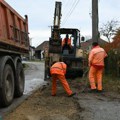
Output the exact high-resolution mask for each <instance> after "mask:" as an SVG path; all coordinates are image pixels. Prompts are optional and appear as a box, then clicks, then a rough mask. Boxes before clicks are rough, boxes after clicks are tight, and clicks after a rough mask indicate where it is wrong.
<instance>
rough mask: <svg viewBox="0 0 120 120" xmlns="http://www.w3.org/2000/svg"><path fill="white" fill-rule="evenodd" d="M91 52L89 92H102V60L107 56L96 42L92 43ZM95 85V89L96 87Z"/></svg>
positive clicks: (89, 59)
mask: <svg viewBox="0 0 120 120" xmlns="http://www.w3.org/2000/svg"><path fill="white" fill-rule="evenodd" d="M92 46H93V48H92V50H91V51H90V53H89V58H88V61H89V67H90V70H89V81H90V86H91V92H96V91H97V92H102V74H103V69H104V58H105V57H106V56H107V54H106V52H105V50H104V49H103V48H101V47H100V46H99V45H98V43H97V42H93V43H92ZM96 84H97V87H96Z"/></svg>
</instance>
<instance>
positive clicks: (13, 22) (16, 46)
mask: <svg viewBox="0 0 120 120" xmlns="http://www.w3.org/2000/svg"><path fill="white" fill-rule="evenodd" d="M1 51H3V52H12V53H20V54H24V53H28V51H29V37H28V18H27V16H25V18H23V17H21V16H20V15H19V14H18V13H17V12H16V11H15V10H14V9H13V8H12V7H11V6H10V5H9V4H7V2H5V1H4V0H0V52H1Z"/></svg>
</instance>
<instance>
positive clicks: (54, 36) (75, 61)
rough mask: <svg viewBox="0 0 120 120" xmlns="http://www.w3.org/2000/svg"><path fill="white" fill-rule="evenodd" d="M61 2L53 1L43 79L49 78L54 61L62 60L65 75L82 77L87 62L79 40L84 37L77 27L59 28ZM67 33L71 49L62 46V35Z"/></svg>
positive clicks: (82, 39)
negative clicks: (65, 67)
mask: <svg viewBox="0 0 120 120" xmlns="http://www.w3.org/2000/svg"><path fill="white" fill-rule="evenodd" d="M61 6H62V3H61V2H57V1H56V3H55V12H54V22H53V27H52V30H51V37H50V38H49V48H48V50H46V52H45V58H46V59H45V80H46V79H47V78H49V76H50V73H49V70H50V66H51V64H52V63H53V62H54V61H63V62H65V63H66V64H67V73H66V77H67V78H71V77H74V78H75V77H82V75H83V73H84V70H85V69H86V66H87V62H86V58H85V56H84V51H83V50H82V49H81V41H84V37H82V36H81V35H80V30H78V29H77V28H60V20H61ZM66 34H67V35H69V36H70V39H71V50H69V49H68V47H67V45H66V48H65V49H63V46H62V39H63V38H62V36H65V35H66Z"/></svg>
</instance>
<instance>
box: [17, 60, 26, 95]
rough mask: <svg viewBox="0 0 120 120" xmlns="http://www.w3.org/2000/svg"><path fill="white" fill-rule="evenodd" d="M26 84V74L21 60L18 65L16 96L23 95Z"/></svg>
mask: <svg viewBox="0 0 120 120" xmlns="http://www.w3.org/2000/svg"><path fill="white" fill-rule="evenodd" d="M24 85H25V76H24V70H23V66H22V63H21V62H19V63H18V64H17V67H16V81H15V97H20V96H22V95H23V92H24Z"/></svg>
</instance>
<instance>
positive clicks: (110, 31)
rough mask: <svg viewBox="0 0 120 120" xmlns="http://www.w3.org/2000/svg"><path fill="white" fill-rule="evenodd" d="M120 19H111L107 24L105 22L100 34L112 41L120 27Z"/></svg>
mask: <svg viewBox="0 0 120 120" xmlns="http://www.w3.org/2000/svg"><path fill="white" fill-rule="evenodd" d="M118 25H119V21H116V20H111V21H108V22H107V23H106V24H103V25H102V27H101V28H100V34H101V35H103V36H105V37H106V38H107V40H108V42H109V43H110V42H111V39H112V38H113V36H114V35H115V33H116V30H117V29H118V28H119V27H118Z"/></svg>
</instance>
